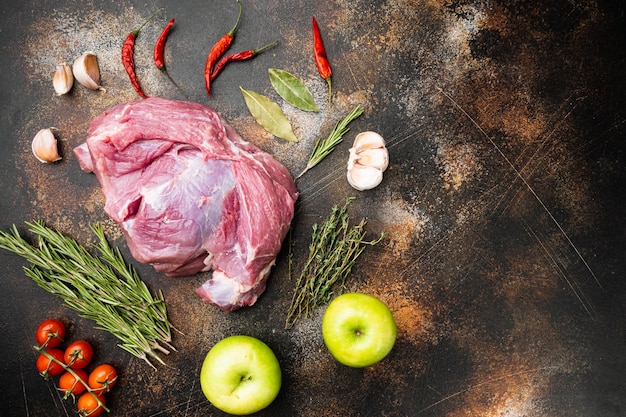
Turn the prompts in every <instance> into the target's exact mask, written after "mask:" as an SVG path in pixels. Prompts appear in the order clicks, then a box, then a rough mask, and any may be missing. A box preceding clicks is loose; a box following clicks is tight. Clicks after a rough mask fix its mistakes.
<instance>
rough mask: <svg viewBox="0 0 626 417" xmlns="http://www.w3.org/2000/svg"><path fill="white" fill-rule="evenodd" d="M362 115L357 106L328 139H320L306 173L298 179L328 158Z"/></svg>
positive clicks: (361, 109)
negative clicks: (354, 121) (350, 126)
mask: <svg viewBox="0 0 626 417" xmlns="http://www.w3.org/2000/svg"><path fill="white" fill-rule="evenodd" d="M361 114H363V108H362V107H361V106H358V105H357V106H356V107H355V108H354V109H352V111H351V112H350V113H349V114H348V115H347V116H346V117H345V118H344V119H343V120H342V121H340V122H338V123H337V124H336V125H335V128H334V129H333V131H332V132H330V135H328V137H327V138H326V139H318V140H317V142H315V148H313V152H312V153H311V156H309V161H308V163H307V165H306V168H304V171H302V172H301V173H300V175H298V176H297V177H296V179H298V178H300V177H301V176H302V175H304V173H305V172H307V171H308V170H310V169H311V168H313V167H314V166H316V165H317V164H319V163H320V162H321V161H322V159H324V158H326V157H327V156H328V154H330V153H331V152H332V151H333V150H334V149H335V147H336V146H337V145H339V144H340V143H341V141H342V138H343V136H344V135H345V134H346V133H348V131H349V130H350V129H349V128H348V125H349V124H350V122H352V121H353V120H355V119H357V118H358V117H359V116H360V115H361Z"/></svg>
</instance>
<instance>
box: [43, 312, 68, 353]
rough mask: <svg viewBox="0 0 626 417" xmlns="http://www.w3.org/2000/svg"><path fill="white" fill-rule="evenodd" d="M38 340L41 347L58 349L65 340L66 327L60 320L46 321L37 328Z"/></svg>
mask: <svg viewBox="0 0 626 417" xmlns="http://www.w3.org/2000/svg"><path fill="white" fill-rule="evenodd" d="M36 338H37V343H38V344H39V346H41V347H48V348H53V347H57V346H59V345H60V344H61V342H62V341H63V339H64V338H65V325H64V324H63V322H62V321H61V320H58V319H47V320H44V321H42V322H41V324H39V327H37V333H36Z"/></svg>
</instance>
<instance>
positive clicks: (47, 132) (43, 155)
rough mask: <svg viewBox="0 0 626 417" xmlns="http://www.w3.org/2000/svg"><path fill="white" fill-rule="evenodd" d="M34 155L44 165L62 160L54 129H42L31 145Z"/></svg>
mask: <svg viewBox="0 0 626 417" xmlns="http://www.w3.org/2000/svg"><path fill="white" fill-rule="evenodd" d="M31 148H32V150H33V155H35V158H37V159H38V160H39V162H42V163H53V162H56V161H58V160H60V159H61V156H60V155H59V150H58V147H57V140H56V138H55V137H54V133H52V129H50V128H48V129H41V130H40V131H39V132H37V134H36V135H35V137H34V138H33V143H32V145H31Z"/></svg>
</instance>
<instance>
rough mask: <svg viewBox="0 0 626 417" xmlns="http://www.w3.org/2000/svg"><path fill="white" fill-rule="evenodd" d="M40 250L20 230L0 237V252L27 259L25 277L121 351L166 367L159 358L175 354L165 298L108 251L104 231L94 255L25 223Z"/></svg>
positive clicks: (99, 229)
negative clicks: (115, 340)
mask: <svg viewBox="0 0 626 417" xmlns="http://www.w3.org/2000/svg"><path fill="white" fill-rule="evenodd" d="M26 225H27V226H28V227H29V228H30V231H31V232H32V233H34V234H35V235H36V236H37V238H38V239H37V244H36V245H31V244H30V243H28V242H27V241H26V240H25V239H23V238H22V237H21V236H20V234H19V232H18V230H17V228H16V227H15V225H13V227H12V229H11V233H8V232H3V231H0V248H3V249H6V250H8V251H10V252H13V253H15V254H17V255H20V256H22V257H23V258H24V259H26V260H27V261H28V262H29V264H30V265H27V266H24V272H25V274H26V275H27V276H28V277H30V278H32V279H33V280H34V281H35V282H36V283H37V285H39V286H40V287H41V288H43V289H44V290H46V291H48V292H49V293H51V294H54V295H56V296H58V297H60V298H62V299H63V301H64V303H65V305H66V306H67V307H69V308H71V309H72V310H75V311H77V312H78V313H79V315H80V316H81V317H84V318H87V319H90V320H93V321H95V322H96V328H98V329H101V330H106V331H108V332H110V333H111V334H113V335H114V336H115V337H117V338H118V339H119V340H120V341H121V343H120V344H118V346H119V347H120V348H122V349H124V350H126V351H127V352H129V353H130V354H132V355H134V356H136V357H138V358H140V359H143V360H144V361H146V362H147V363H148V364H149V365H150V366H152V367H153V368H155V367H154V365H153V364H152V362H151V361H150V359H154V360H156V361H158V362H160V363H161V364H164V362H163V360H162V359H161V358H160V356H159V353H162V354H169V353H170V350H176V349H174V347H173V346H172V345H171V344H170V342H171V340H172V338H171V326H170V323H169V321H168V318H167V309H166V304H165V300H164V298H163V294H162V293H161V292H160V291H159V292H157V293H156V294H155V295H153V294H152V293H151V292H150V290H149V289H148V287H147V286H146V284H145V283H144V282H143V281H142V280H141V279H140V278H139V275H138V274H137V272H136V270H135V269H134V268H133V267H132V265H130V264H128V263H126V262H125V260H124V258H123V257H122V255H121V253H120V251H119V249H115V250H114V249H113V248H111V246H110V245H109V243H108V241H107V239H106V237H105V235H104V230H103V228H102V225H100V224H97V225H95V226H92V227H91V229H92V231H93V232H94V233H95V235H96V236H97V238H98V242H97V244H95V245H94V247H95V249H97V251H98V253H99V255H100V256H96V255H92V254H91V253H90V252H89V251H88V250H87V249H86V248H85V247H83V246H81V245H80V244H79V243H78V242H76V241H75V240H73V239H71V238H69V237H67V236H64V235H63V234H61V233H60V232H59V231H57V230H54V229H52V228H49V227H47V226H45V225H44V224H43V223H42V222H39V221H38V222H26Z"/></svg>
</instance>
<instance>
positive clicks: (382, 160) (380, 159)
mask: <svg viewBox="0 0 626 417" xmlns="http://www.w3.org/2000/svg"><path fill="white" fill-rule="evenodd" d="M356 162H357V163H359V164H361V165H366V166H368V167H373V168H378V169H379V170H381V171H384V170H386V169H387V166H389V152H388V151H387V148H374V149H363V150H362V151H361V152H359V153H357V154H356Z"/></svg>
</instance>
